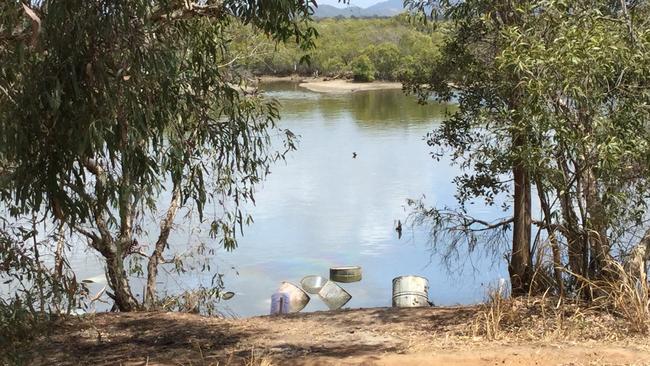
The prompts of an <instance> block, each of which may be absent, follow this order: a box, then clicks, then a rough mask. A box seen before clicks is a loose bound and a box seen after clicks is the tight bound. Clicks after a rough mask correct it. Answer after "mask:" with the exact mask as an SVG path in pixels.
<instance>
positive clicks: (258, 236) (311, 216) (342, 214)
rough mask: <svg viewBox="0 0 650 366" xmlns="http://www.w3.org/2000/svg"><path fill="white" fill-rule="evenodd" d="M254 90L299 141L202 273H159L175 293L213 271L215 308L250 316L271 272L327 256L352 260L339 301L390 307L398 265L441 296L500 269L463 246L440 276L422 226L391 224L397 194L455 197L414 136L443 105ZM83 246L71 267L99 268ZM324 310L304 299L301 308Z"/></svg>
mask: <svg viewBox="0 0 650 366" xmlns="http://www.w3.org/2000/svg"><path fill="white" fill-rule="evenodd" d="M264 89H265V92H266V94H267V95H268V96H270V97H273V98H276V99H277V100H278V101H279V102H280V103H281V105H282V108H281V112H282V120H281V122H280V127H282V128H288V129H290V130H291V131H293V132H294V133H295V134H296V135H298V136H299V146H298V150H297V151H295V152H293V153H291V154H290V156H289V157H288V159H287V161H286V163H280V164H278V165H276V166H275V167H274V168H273V169H272V174H271V175H270V176H269V177H268V179H267V180H266V181H265V182H264V184H263V185H262V186H261V187H260V188H259V190H258V193H257V196H256V202H257V204H256V206H255V207H251V208H250V210H249V211H250V213H252V215H253V217H254V220H255V223H254V224H253V225H252V226H250V227H248V228H247V229H246V230H245V233H244V236H243V237H242V238H240V240H239V247H238V248H237V249H236V250H234V251H232V252H225V251H223V250H219V251H217V253H216V254H215V256H214V258H213V264H212V272H211V273H203V274H198V273H193V274H188V275H185V276H182V277H181V278H177V279H174V278H171V277H166V276H165V275H164V272H163V276H162V277H161V282H162V283H161V285H159V286H161V287H163V288H164V287H167V288H168V289H169V290H170V291H174V289H178V288H189V287H192V286H196V285H197V284H199V283H203V284H207V283H209V279H210V278H211V277H212V274H213V273H214V271H219V272H221V273H224V275H225V276H224V281H225V283H226V287H227V289H228V290H230V291H234V292H235V293H236V296H235V297H234V298H233V299H232V300H229V301H228V302H223V304H224V308H223V310H224V312H226V313H228V314H232V315H237V316H253V315H261V314H267V313H268V311H269V307H270V296H271V294H272V293H273V292H274V290H275V289H276V288H277V287H278V285H279V284H280V282H281V281H290V282H293V283H295V284H299V282H300V279H301V278H302V277H303V276H306V275H313V274H315V275H321V276H325V277H326V276H328V271H329V267H330V266H339V265H359V266H362V267H363V280H362V281H361V282H358V283H353V284H342V286H343V287H344V288H345V289H346V290H347V291H348V292H350V293H351V294H352V300H351V301H350V302H349V303H348V304H347V305H346V307H350V308H356V307H370V306H390V303H391V286H392V282H391V281H392V279H393V278H394V277H396V276H400V275H406V274H414V275H420V276H424V277H427V278H428V279H429V282H430V299H431V300H432V301H434V302H435V303H436V304H440V305H450V304H457V303H461V304H466V303H473V302H477V301H481V300H482V299H483V298H484V294H485V286H484V284H488V283H494V282H495V281H497V280H498V279H499V278H500V277H507V271H506V269H505V268H504V267H505V266H504V265H503V264H502V263H499V264H498V265H496V266H495V265H492V261H491V260H489V259H487V258H482V257H481V254H477V255H474V256H472V257H468V256H464V257H463V259H464V260H465V261H464V263H463V264H461V265H460V266H459V269H461V270H462V273H460V272H458V273H456V274H453V275H450V274H449V273H448V272H447V270H446V268H445V267H444V266H442V265H441V264H440V260H439V258H437V257H435V256H433V257H432V256H431V251H430V249H429V246H428V242H427V238H426V233H425V232H424V230H422V229H410V228H405V230H404V235H403V237H402V238H401V239H398V237H397V233H396V232H395V230H394V224H395V222H396V220H398V219H399V220H401V221H402V222H404V219H405V218H406V216H407V215H408V210H407V208H406V199H407V198H418V197H421V196H422V195H425V196H426V201H427V202H428V203H429V204H436V205H441V206H442V205H450V206H453V205H454V203H455V201H454V198H453V196H454V193H455V187H454V185H453V184H452V183H451V179H452V178H453V177H454V176H455V175H456V174H458V170H457V168H455V167H452V166H450V165H449V163H448V162H445V161H442V162H435V161H434V160H432V159H431V157H430V155H429V152H430V149H429V147H428V146H427V145H426V143H425V141H424V136H425V135H426V133H427V132H429V131H431V130H432V129H433V128H435V126H436V125H437V124H438V123H439V122H440V121H441V119H442V118H443V117H444V115H445V113H447V112H448V108H449V107H447V106H445V105H438V104H433V105H427V106H420V105H418V104H417V103H416V102H415V101H414V100H413V99H412V98H410V97H406V96H405V95H403V94H402V92H401V91H399V90H391V91H369V92H358V93H353V94H341V95H328V94H319V93H313V92H310V91H307V90H305V89H302V88H300V87H298V86H297V85H296V84H290V83H272V84H267V85H266V86H265V87H264ZM353 152H356V153H357V158H356V159H353V158H352V153H353ZM161 199H163V200H164V196H163V197H162V198H161ZM476 208H477V210H476V211H474V212H472V213H473V214H476V215H479V216H482V217H484V218H495V217H497V216H500V213H499V212H498V211H497V210H496V209H492V208H490V209H486V208H484V207H483V206H481V205H476ZM194 234H195V233H188V232H185V231H183V230H180V231H179V232H178V233H176V235H174V237H172V241H173V242H172V246H174V247H179V246H180V247H182V245H184V244H185V243H188V242H189V241H191V240H192V239H189V238H191V237H193V235H194ZM199 235H203V236H205V235H204V234H199ZM92 256H93V255H83V256H79V255H77V256H76V259H75V261H74V262H75V263H74V264H75V267H78V268H82V272H84V273H86V274H87V275H97V274H98V273H99V274H101V268H97V264H93V263H96V261H95V260H94V259H93V258H92ZM98 270H99V272H98ZM80 277H81V278H83V275H81V276H80ZM138 286H141V285H140V284H139V283H138V281H137V280H136V281H135V282H134V288H135V289H138V288H139V287H138ZM324 309H326V306H325V305H324V304H323V303H322V302H321V301H320V300H319V299H318V298H317V297H313V298H312V300H311V301H310V303H309V305H308V306H307V307H306V308H305V310H304V311H315V310H324Z"/></svg>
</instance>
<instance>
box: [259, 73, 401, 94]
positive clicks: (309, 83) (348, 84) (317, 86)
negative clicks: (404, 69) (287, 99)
mask: <svg viewBox="0 0 650 366" xmlns="http://www.w3.org/2000/svg"><path fill="white" fill-rule="evenodd" d="M258 80H259V81H260V82H262V83H271V82H277V81H289V82H294V83H299V85H300V86H301V87H303V88H305V89H308V90H311V91H314V92H318V93H354V92H358V91H364V90H387V89H402V83H398V82H391V81H373V82H371V83H357V82H354V81H352V80H346V79H327V78H322V77H321V78H310V77H303V76H299V75H290V76H260V77H259V78H258Z"/></svg>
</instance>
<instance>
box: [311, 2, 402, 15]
mask: <svg viewBox="0 0 650 366" xmlns="http://www.w3.org/2000/svg"><path fill="white" fill-rule="evenodd" d="M402 12H404V0H387V1H384V2H381V3H378V4H375V5H372V6H369V7H367V8H360V7H358V6H347V7H345V8H337V7H335V6H331V5H324V4H323V5H319V6H318V8H317V9H316V12H315V13H314V17H315V18H334V17H338V16H342V17H346V18H349V17H352V16H354V17H358V18H361V17H373V16H377V17H392V16H395V15H397V14H399V13H402Z"/></svg>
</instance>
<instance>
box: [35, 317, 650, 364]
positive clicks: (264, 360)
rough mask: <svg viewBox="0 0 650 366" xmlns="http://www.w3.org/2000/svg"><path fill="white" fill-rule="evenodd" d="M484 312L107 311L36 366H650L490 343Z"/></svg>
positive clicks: (646, 358) (45, 343) (72, 329)
mask: <svg viewBox="0 0 650 366" xmlns="http://www.w3.org/2000/svg"><path fill="white" fill-rule="evenodd" d="M477 310H478V308H476V307H463V308H426V309H385V308H376V309H359V310H343V311H335V312H316V313H307V314H294V315H285V316H276V317H255V318H248V319H239V320H224V319H218V318H207V317H201V316H198V315H189V314H172V313H139V314H99V315H96V316H94V318H92V319H86V320H85V321H83V322H81V321H79V320H73V321H67V322H66V323H65V324H62V325H61V326H60V327H59V328H58V329H57V332H56V334H54V335H53V336H51V337H49V338H43V340H42V342H41V343H40V344H39V345H38V346H37V348H36V349H35V354H38V356H37V357H36V359H35V363H34V364H35V365H54V364H56V365H78V364H81V365H118V364H122V365H241V364H243V365H267V366H268V365H524V366H527V365H541V366H544V365H567V366H568V365H575V366H577V365H650V342H649V341H648V339H645V338H629V337H626V338H624V339H615V338H611V339H601V340H598V339H595V340H578V341H566V340H565V341H557V340H555V341H551V340H545V339H544V338H545V337H539V339H537V340H528V341H527V340H525V339H517V340H507V339H506V340H501V341H487V340H486V339H484V338H483V337H480V336H472V335H471V334H468V329H471V328H472V327H471V326H468V324H472V322H473V321H475V319H476V316H475V315H476V313H477ZM585 331H586V332H587V333H585V334H589V329H586V330H585Z"/></svg>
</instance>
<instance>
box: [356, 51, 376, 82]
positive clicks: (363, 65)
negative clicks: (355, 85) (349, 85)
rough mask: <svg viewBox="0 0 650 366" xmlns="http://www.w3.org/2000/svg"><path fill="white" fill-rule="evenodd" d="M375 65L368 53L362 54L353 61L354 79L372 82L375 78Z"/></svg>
mask: <svg viewBox="0 0 650 366" xmlns="http://www.w3.org/2000/svg"><path fill="white" fill-rule="evenodd" d="M375 73H376V71H375V66H374V65H373V64H372V61H370V58H368V56H366V55H361V56H358V57H357V58H355V59H354V60H353V61H352V75H353V77H354V81H360V82H370V81H374V80H375Z"/></svg>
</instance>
